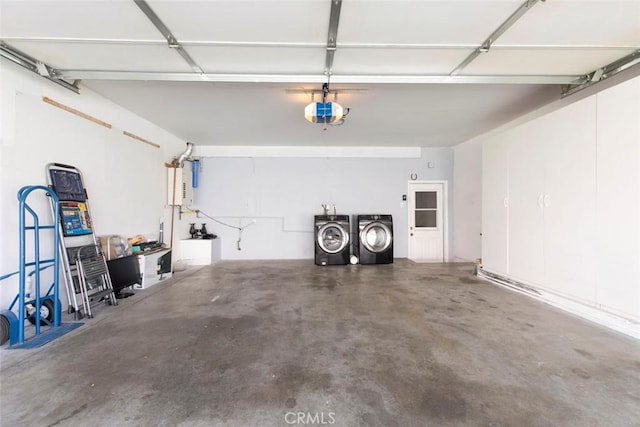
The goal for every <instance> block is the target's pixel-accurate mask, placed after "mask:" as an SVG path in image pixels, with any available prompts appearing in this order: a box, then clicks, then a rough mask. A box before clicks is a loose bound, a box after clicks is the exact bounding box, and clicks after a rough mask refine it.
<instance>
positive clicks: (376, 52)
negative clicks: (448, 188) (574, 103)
mask: <svg viewBox="0 0 640 427" xmlns="http://www.w3.org/2000/svg"><path fill="white" fill-rule="evenodd" d="M147 3H148V4H149V6H150V7H151V8H152V9H153V11H154V12H155V13H156V14H157V16H158V17H159V18H160V19H161V20H162V22H163V23H164V24H165V25H166V26H167V27H168V29H169V30H170V31H171V33H172V34H173V35H174V36H175V38H176V39H177V40H178V41H179V43H180V44H181V46H182V47H183V48H184V50H185V51H186V52H188V54H189V56H191V58H193V60H194V61H195V62H196V63H197V65H198V66H199V67H200V68H201V69H202V71H203V73H204V75H202V76H194V74H193V71H192V68H191V67H190V66H189V64H187V62H185V60H184V59H183V58H182V57H181V56H180V55H179V54H178V52H177V50H176V49H171V48H169V46H168V44H167V42H166V40H165V38H164V37H163V35H162V34H161V33H160V31H159V30H158V29H157V28H156V27H155V26H154V24H153V23H152V22H151V21H150V20H149V19H148V18H147V16H145V14H144V13H143V12H142V11H141V9H140V8H139V7H138V6H137V5H136V4H135V3H134V1H132V0H111V1H91V0H89V1H87V0H85V1H58V0H49V1H24V0H0V40H2V41H3V42H5V43H6V44H8V45H10V46H12V47H13V48H16V49H19V50H21V51H23V52H25V53H27V54H29V55H31V56H33V57H35V58H37V59H39V60H41V61H43V62H45V63H47V64H48V65H50V66H52V67H54V68H56V69H57V70H60V72H61V73H62V75H63V76H65V77H68V78H70V79H71V78H79V79H81V80H82V83H81V88H83V87H85V88H86V87H88V88H90V89H91V90H94V91H96V92H98V93H100V94H102V95H104V96H106V97H108V98H110V99H112V100H113V101H115V102H117V103H119V104H121V105H123V106H124V107H126V108H128V109H130V110H132V111H134V112H136V113H138V114H139V115H141V116H143V117H145V118H147V119H149V120H151V121H153V122H155V123H157V124H158V125H160V126H162V127H163V128H165V129H167V130H168V131H170V132H172V133H174V134H175V135H177V136H179V137H181V138H184V139H186V140H189V141H193V142H195V143H196V144H211V145H319V144H325V145H352V146H357V145H371V146H448V145H453V144H456V143H459V142H462V141H464V140H466V139H468V138H470V137H472V136H474V135H477V134H478V133H482V132H484V131H487V130H489V129H491V128H493V127H496V126H498V125H500V124H502V123H504V122H506V121H508V120H510V119H512V118H515V117H517V116H518V115H521V114H523V113H525V112H527V111H530V110H531V109H533V108H536V107H539V106H541V105H543V104H545V103H548V102H549V101H551V100H553V99H557V98H558V97H559V95H560V86H559V82H560V81H565V82H566V81H571V80H572V79H574V78H577V77H579V76H583V75H585V74H588V73H591V72H593V71H594V70H596V69H598V68H601V67H603V66H605V65H607V64H609V63H611V62H613V61H614V60H616V59H619V58H622V57H624V56H626V55H629V54H631V53H633V52H634V51H636V50H638V49H640V0H623V1H615V0H608V1H604V0H601V1H598V0H547V1H546V2H532V6H531V7H530V10H528V11H527V12H526V13H525V14H524V15H523V16H522V17H521V18H520V19H519V20H517V21H516V22H515V23H514V24H513V25H512V26H511V27H510V28H508V29H507V31H506V32H504V34H502V35H501V36H500V37H499V38H498V39H496V40H495V41H493V44H492V45H491V49H490V50H489V52H487V53H482V54H480V55H479V56H478V57H477V58H475V60H474V61H472V62H471V63H470V64H469V65H468V66H466V67H465V68H464V69H463V70H462V71H461V72H460V74H459V75H460V76H473V77H480V79H478V80H479V81H488V80H487V79H484V80H483V79H482V78H483V77H495V76H498V78H500V76H502V77H506V76H514V75H515V76H516V77H515V78H514V79H515V81H516V82H520V84H487V83H473V84H451V83H448V84H445V83H437V84H435V83H432V84H425V83H415V81H433V79H432V80H429V79H428V78H427V77H430V78H433V77H441V78H442V80H446V77H447V76H448V75H449V74H450V73H451V72H452V71H453V70H455V69H456V67H457V66H458V65H459V64H460V63H461V62H462V61H463V60H464V59H465V58H467V57H468V56H469V55H470V54H472V53H473V52H474V51H475V50H476V49H477V48H478V47H479V46H480V45H481V44H482V43H483V42H484V41H485V39H487V37H489V35H490V34H491V33H492V32H493V31H494V30H496V29H497V28H498V27H499V26H500V25H501V24H502V23H503V22H504V21H505V20H507V18H508V17H509V16H510V15H511V14H512V13H513V12H514V11H516V9H518V7H520V6H521V5H522V4H523V3H524V0H493V1H491V0H468V1H458V0H425V1H418V0H343V1H342V6H341V13H340V21H339V26H338V32H337V34H338V37H337V48H336V51H335V58H334V61H333V63H332V68H331V73H332V82H333V83H332V84H331V88H332V89H341V88H358V89H366V91H363V92H357V93H342V94H340V95H339V99H338V101H339V102H340V103H341V104H343V105H345V106H348V107H350V108H351V112H350V114H349V116H348V117H347V119H346V121H345V123H344V124H343V125H342V126H329V127H328V129H327V130H323V127H322V125H314V124H310V123H308V122H306V121H305V120H304V118H303V109H304V106H305V105H306V104H307V103H308V102H310V100H311V99H310V96H309V95H305V94H301V93H299V94H295V93H288V92H287V91H286V89H292V88H306V89H319V88H320V84H321V82H324V81H326V77H325V75H324V72H325V63H326V52H327V50H326V46H327V34H328V28H329V16H330V10H331V1H330V0H297V1H296V0H290V1H274V0H263V1H260V0H252V1H243V0H236V1H213V0H210V1H184V0H183V1H176V0H173V1H167V0H148V1H147ZM533 3H535V4H533ZM115 71H118V72H121V71H122V72H129V74H128V75H127V76H128V77H127V78H128V79H129V80H123V76H122V75H121V74H115V73H113V72H115ZM142 73H147V74H142ZM149 73H152V74H149ZM168 73H173V74H168ZM540 76H543V77H545V76H546V77H549V78H551V79H552V81H554V82H555V83H556V84H551V85H549V84H547V85H543V84H532V83H530V82H531V81H538V82H539V79H538V80H535V79H536V78H538V77H540ZM194 77H195V78H196V79H198V80H204V81H191V82H188V81H182V80H190V79H191V80H193V79H194ZM421 79H422V80H421ZM553 79H555V80H553ZM162 80H178V81H162ZM341 81H342V82H349V83H343V84H338V83H337V82H341ZM411 81H412V82H414V83H407V82H411ZM239 82H244V83H239ZM380 82H385V83H384V84H382V83H380ZM524 82H529V83H524Z"/></svg>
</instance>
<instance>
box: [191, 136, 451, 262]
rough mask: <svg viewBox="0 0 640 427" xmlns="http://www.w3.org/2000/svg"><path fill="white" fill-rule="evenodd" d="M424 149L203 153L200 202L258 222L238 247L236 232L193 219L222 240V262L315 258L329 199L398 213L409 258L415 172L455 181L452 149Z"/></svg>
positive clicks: (238, 221)
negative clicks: (417, 153) (390, 153)
mask: <svg viewBox="0 0 640 427" xmlns="http://www.w3.org/2000/svg"><path fill="white" fill-rule="evenodd" d="M421 151H422V155H421V157H419V158H339V157H319V158H318V157H316V158H288V157H275V158H274V157H270V158H263V157H255V158H233V157H225V158H222V157H214V158H204V159H203V160H202V162H201V164H202V166H201V169H202V172H201V176H200V187H199V188H198V189H196V190H195V195H194V206H195V207H196V208H198V209H200V210H202V211H203V212H206V213H207V214H209V215H210V216H213V217H214V218H216V219H218V220H221V221H224V222H227V223H228V224H231V225H233V226H242V225H247V224H250V223H251V220H253V219H255V220H256V224H255V225H249V226H248V227H247V228H246V229H245V230H244V231H243V233H242V241H241V250H238V248H237V240H238V231H237V230H234V229H230V228H228V227H224V226H221V225H219V224H215V223H214V222H213V221H211V220H209V219H193V221H194V222H197V223H198V226H200V223H202V222H205V223H206V224H207V229H208V230H209V231H210V232H214V233H215V234H217V235H218V236H221V237H222V239H223V241H222V244H223V246H222V258H223V259H296V258H297V259H312V258H313V256H314V244H313V215H317V214H322V208H321V205H322V204H323V203H329V204H331V205H334V204H335V205H336V208H337V212H338V213H339V214H358V213H382V214H387V213H388V214H392V215H393V219H394V232H395V242H394V253H395V256H396V257H397V258H400V257H406V256H407V245H408V243H407V215H408V213H407V203H406V202H403V201H402V195H403V194H407V188H408V187H407V186H408V182H409V179H410V176H411V174H412V173H417V174H418V179H420V180H447V181H449V182H451V180H452V178H453V151H452V149H450V148H433V149H422V150H421ZM428 163H431V166H432V167H431V168H430V167H428ZM449 200H450V203H449V213H450V215H449V222H450V224H451V221H452V215H451V208H452V202H451V197H450V198H449ZM451 228H453V227H451ZM450 235H451V233H450ZM185 237H186V236H185Z"/></svg>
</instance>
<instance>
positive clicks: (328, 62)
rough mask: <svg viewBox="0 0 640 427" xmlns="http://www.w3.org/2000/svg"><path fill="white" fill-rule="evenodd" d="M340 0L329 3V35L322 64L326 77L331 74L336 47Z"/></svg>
mask: <svg viewBox="0 0 640 427" xmlns="http://www.w3.org/2000/svg"><path fill="white" fill-rule="evenodd" d="M341 7H342V0H332V1H331V15H330V16H329V33H328V35H327V55H326V57H325V62H324V73H325V75H326V76H327V77H328V76H330V75H331V73H332V68H333V58H334V56H335V54H336V47H337V45H338V24H339V23H340V9H341Z"/></svg>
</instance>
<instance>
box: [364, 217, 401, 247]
mask: <svg viewBox="0 0 640 427" xmlns="http://www.w3.org/2000/svg"><path fill="white" fill-rule="evenodd" d="M360 242H361V243H362V245H363V246H364V247H365V248H366V249H367V250H368V251H369V252H373V253H380V252H384V251H386V250H387V249H389V246H391V243H393V236H392V234H391V229H390V228H389V227H388V226H387V225H386V224H383V223H381V222H371V223H369V224H367V225H366V226H365V227H364V228H363V229H362V231H361V232H360Z"/></svg>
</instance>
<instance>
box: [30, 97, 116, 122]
mask: <svg viewBox="0 0 640 427" xmlns="http://www.w3.org/2000/svg"><path fill="white" fill-rule="evenodd" d="M42 101H44V102H46V103H47V104H50V105H53V106H54V107H58V108H60V109H62V110H64V111H67V112H69V113H71V114H75V115H76V116H79V117H82V118H83V119H86V120H89V121H90V122H93V123H95V124H98V125H100V126H104V127H106V128H107V129H111V128H112V127H113V126H111V123H107V122H103V121H102V120H100V119H96V118H95V117H93V116H90V115H88V114H86V113H83V112H82V111H79V110H76V109H75V108H71V107H69V106H68V105H64V104H61V103H59V102H58V101H54V100H53V99H51V98H48V97H46V96H43V97H42Z"/></svg>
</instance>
